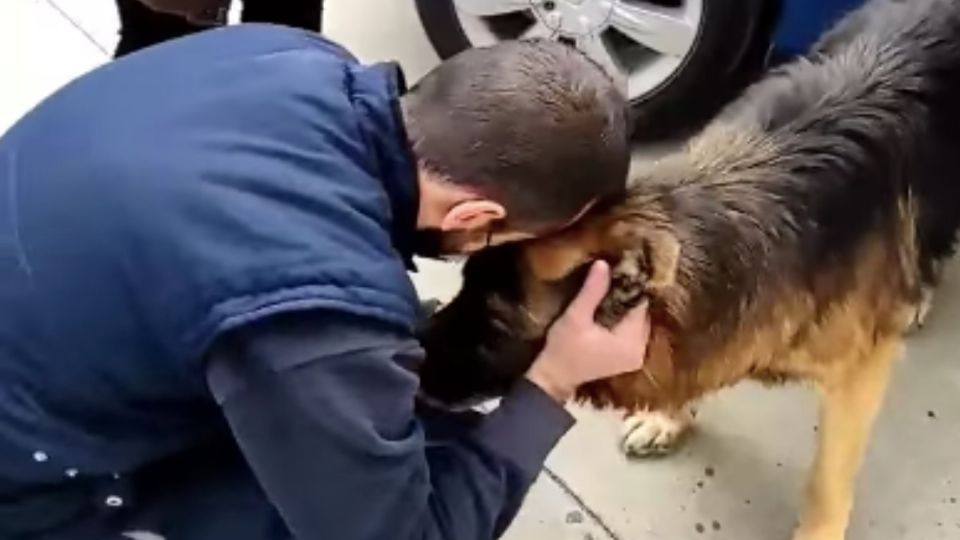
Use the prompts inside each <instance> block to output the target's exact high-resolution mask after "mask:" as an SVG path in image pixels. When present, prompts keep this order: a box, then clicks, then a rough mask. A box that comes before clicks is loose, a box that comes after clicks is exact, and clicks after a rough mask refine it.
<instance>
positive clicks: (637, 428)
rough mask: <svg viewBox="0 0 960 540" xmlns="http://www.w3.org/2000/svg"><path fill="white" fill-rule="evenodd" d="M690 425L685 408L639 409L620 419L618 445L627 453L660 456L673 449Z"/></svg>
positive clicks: (690, 415) (636, 455) (688, 415)
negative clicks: (639, 410) (669, 410)
mask: <svg viewBox="0 0 960 540" xmlns="http://www.w3.org/2000/svg"><path fill="white" fill-rule="evenodd" d="M692 426H693V415H692V414H691V413H690V412H689V411H687V410H682V411H679V412H666V411H641V412H638V413H634V414H632V415H631V416H629V417H628V418H627V419H626V420H625V421H624V423H623V431H622V433H621V435H620V449H621V450H623V452H624V453H625V454H627V455H628V456H630V457H651V456H662V455H666V454H669V453H670V452H672V451H674V450H675V449H676V448H677V447H678V446H679V444H680V442H681V441H682V440H683V436H684V435H685V434H686V433H687V432H688V431H689V430H690V428H691V427H692Z"/></svg>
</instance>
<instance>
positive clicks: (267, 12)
mask: <svg viewBox="0 0 960 540" xmlns="http://www.w3.org/2000/svg"><path fill="white" fill-rule="evenodd" d="M229 9H230V0H117V11H118V13H119V15H120V41H119V42H118V44H117V49H116V52H115V56H116V57H118V58H119V57H121V56H124V55H127V54H130V53H132V52H134V51H138V50H140V49H143V48H145V47H149V46H151V45H156V44H157V43H162V42H164V41H167V40H170V39H174V38H178V37H183V36H187V35H190V34H194V33H197V32H201V31H203V30H209V29H211V28H216V27H217V26H220V25H223V24H225V23H226V22H227V20H226V17H227V11H228V10H229ZM322 18H323V0H282V1H277V0H245V1H244V2H243V13H242V15H241V19H242V20H243V22H258V23H273V24H281V25H285V26H291V27H293V28H302V29H304V30H311V31H314V32H319V31H320V28H321V23H322Z"/></svg>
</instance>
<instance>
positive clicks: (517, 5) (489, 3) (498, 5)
mask: <svg viewBox="0 0 960 540" xmlns="http://www.w3.org/2000/svg"><path fill="white" fill-rule="evenodd" d="M454 3H455V4H456V6H457V9H458V10H460V11H462V12H463V13H466V14H467V15H473V16H474V17H490V16H493V15H504V14H506V13H516V12H518V11H524V10H527V9H530V1H529V0H454Z"/></svg>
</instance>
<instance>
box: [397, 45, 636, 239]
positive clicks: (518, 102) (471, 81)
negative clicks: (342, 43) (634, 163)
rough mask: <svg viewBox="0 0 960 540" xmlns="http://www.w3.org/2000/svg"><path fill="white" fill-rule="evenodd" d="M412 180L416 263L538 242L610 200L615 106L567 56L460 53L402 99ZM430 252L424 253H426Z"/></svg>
mask: <svg viewBox="0 0 960 540" xmlns="http://www.w3.org/2000/svg"><path fill="white" fill-rule="evenodd" d="M403 109H404V118H405V122H406V125H407V130H408V133H409V136H410V139H411V142H412V144H413V149H414V153H415V154H416V157H417V160H418V163H419V168H420V187H421V197H420V215H419V219H418V227H419V228H420V229H421V231H422V233H423V237H424V238H428V239H430V240H432V242H430V243H431V244H432V245H429V246H421V248H422V250H423V251H425V252H424V253H422V254H424V255H434V254H439V253H455V252H461V253H463V252H472V251H476V250H477V249H480V248H482V247H484V246H485V245H487V244H498V243H503V242H508V241H512V240H520V239H523V238H529V237H532V236H537V235H542V234H547V233H550V232H553V231H556V230H558V229H561V228H563V227H564V226H566V225H568V224H570V223H572V222H573V221H575V220H576V219H577V218H578V217H579V216H581V215H582V214H583V213H584V212H585V211H586V210H587V209H588V208H589V207H590V206H591V205H592V204H593V203H595V202H596V201H598V200H601V199H606V198H610V197H615V196H617V195H619V194H620V193H622V191H623V189H624V185H625V183H626V177H627V168H628V166H629V148H628V127H627V103H626V101H625V99H624V97H623V94H622V93H621V92H620V91H619V90H618V88H617V87H616V85H615V84H614V82H613V81H612V80H611V79H610V78H609V77H608V76H607V74H606V73H605V72H604V71H603V69H602V68H601V67H599V66H598V65H597V64H596V63H594V62H593V61H591V60H590V59H589V58H587V57H586V56H585V55H583V54H582V53H580V52H579V51H577V50H576V49H574V48H573V47H570V46H567V45H564V44H562V43H557V42H551V41H513V42H505V43H502V44H499V45H496V46H494V47H489V48H480V49H470V50H467V51H465V52H463V53H461V54H460V55H458V56H456V57H454V58H452V59H450V60H447V61H446V62H444V63H443V64H441V65H440V66H439V67H437V68H436V69H434V70H433V71H431V72H430V73H429V74H427V75H426V76H425V77H424V78H423V79H422V80H421V81H420V82H419V83H417V85H416V86H414V88H413V89H412V90H411V91H410V93H409V94H407V95H406V96H405V97H404V98H403ZM431 252H433V253H431Z"/></svg>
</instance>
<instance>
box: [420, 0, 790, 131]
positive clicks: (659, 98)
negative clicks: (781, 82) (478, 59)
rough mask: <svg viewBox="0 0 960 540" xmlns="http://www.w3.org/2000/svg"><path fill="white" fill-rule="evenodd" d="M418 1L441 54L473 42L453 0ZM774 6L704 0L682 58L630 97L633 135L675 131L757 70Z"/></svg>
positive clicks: (692, 123) (761, 0) (767, 0)
mask: <svg viewBox="0 0 960 540" xmlns="http://www.w3.org/2000/svg"><path fill="white" fill-rule="evenodd" d="M416 6H417V11H418V13H419V16H420V21H421V23H422V25H423V28H424V30H425V32H426V34H427V37H428V38H429V40H430V42H431V44H432V45H433V47H434V49H435V50H436V51H437V53H438V54H439V55H440V57H441V58H449V57H450V56H453V55H455V54H457V53H459V52H461V51H463V50H465V49H468V48H470V47H471V46H472V44H471V43H470V40H469V39H468V37H467V34H466V33H465V32H464V30H463V27H462V26H461V24H460V19H459V17H458V15H457V12H456V7H455V5H454V0H416ZM778 8H779V0H704V4H703V15H702V19H701V26H700V29H699V33H698V37H697V39H696V42H695V43H694V45H693V48H692V49H691V50H690V52H689V54H688V55H687V57H686V59H685V60H684V61H683V63H682V64H681V65H680V66H679V67H678V68H677V69H676V71H675V72H674V73H673V74H672V75H671V76H670V77H669V78H667V79H666V80H665V81H664V82H663V83H661V84H660V85H659V86H658V87H656V88H654V89H653V90H651V91H650V92H647V93H646V94H644V95H642V96H634V97H633V98H632V99H631V106H632V110H633V113H634V130H635V131H634V132H635V134H636V136H637V137H638V138H643V139H648V138H662V137H666V136H670V135H676V134H678V133H680V132H682V131H685V130H689V129H693V128H697V127H699V126H700V125H702V124H703V122H704V121H706V120H707V119H709V118H710V117H711V116H712V115H713V114H714V113H716V111H717V110H718V109H719V108H720V107H721V106H722V105H723V104H724V103H726V102H727V101H728V100H729V99H730V98H731V97H732V96H733V95H734V94H735V93H736V92H737V91H738V90H740V89H741V88H742V86H743V84H744V83H745V82H747V81H749V80H750V79H751V78H752V77H753V76H754V75H755V74H756V73H757V72H759V69H758V68H759V67H760V66H759V65H757V64H758V63H761V62H762V60H763V59H764V58H766V56H767V55H766V52H767V50H768V49H769V47H770V36H771V33H772V32H771V31H772V28H773V24H769V23H770V21H771V20H772V19H775V13H776V12H777V11H778ZM718 66H723V67H721V68H720V69H718Z"/></svg>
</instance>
